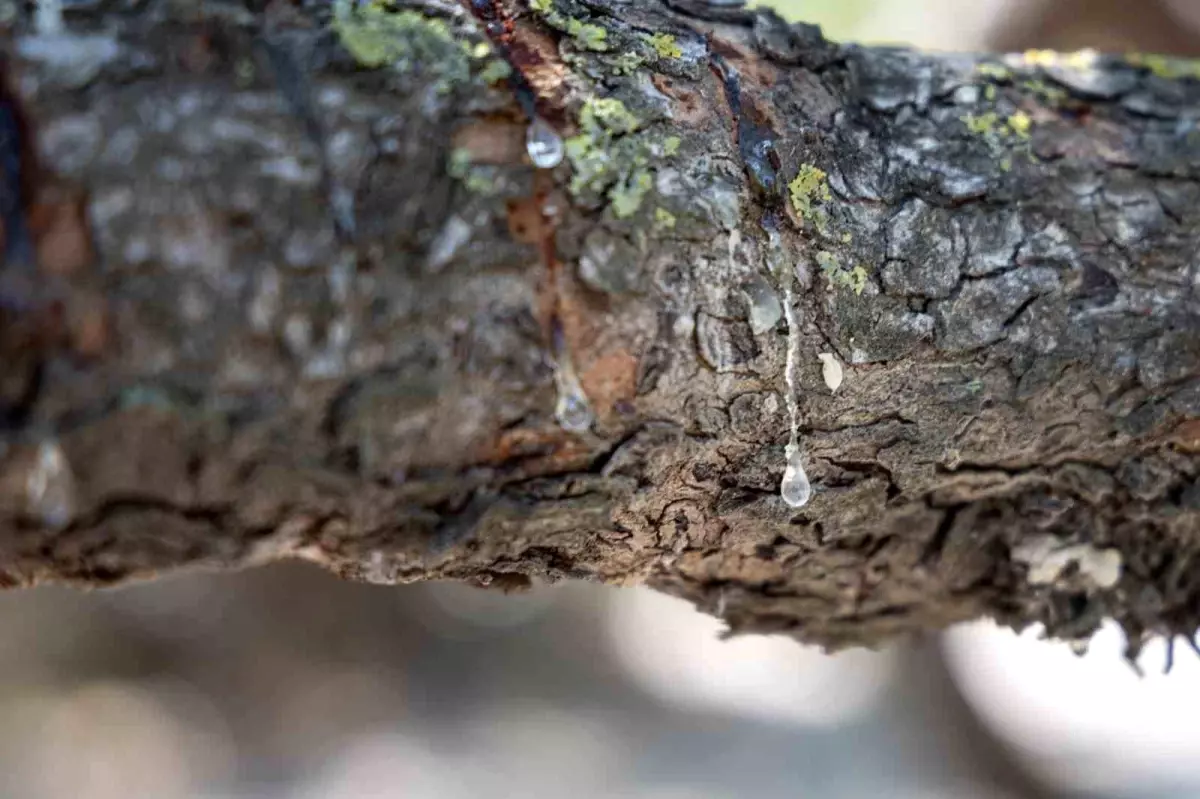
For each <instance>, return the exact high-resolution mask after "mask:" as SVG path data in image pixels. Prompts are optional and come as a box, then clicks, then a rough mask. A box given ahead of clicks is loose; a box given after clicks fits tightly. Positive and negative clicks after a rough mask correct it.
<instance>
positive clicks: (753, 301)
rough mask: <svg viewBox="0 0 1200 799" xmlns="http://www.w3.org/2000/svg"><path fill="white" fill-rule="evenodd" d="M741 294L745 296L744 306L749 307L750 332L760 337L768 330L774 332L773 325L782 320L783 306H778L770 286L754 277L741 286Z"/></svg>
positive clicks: (756, 276)
mask: <svg viewBox="0 0 1200 799" xmlns="http://www.w3.org/2000/svg"><path fill="white" fill-rule="evenodd" d="M742 293H743V294H744V295H745V296H746V304H747V305H748V306H749V312H748V314H747V316H748V319H749V321H750V331H751V332H752V333H754V335H756V336H761V335H762V334H763V333H766V332H767V331H769V330H774V329H775V325H777V324H779V320H780V319H782V318H783V306H782V305H780V303H779V297H777V296H776V295H775V289H773V288H771V284H770V283H768V282H767V281H766V280H763V279H762V278H761V277H759V276H758V275H754V276H752V277H751V278H750V279H749V280H748V281H747V282H746V283H745V284H743V286H742Z"/></svg>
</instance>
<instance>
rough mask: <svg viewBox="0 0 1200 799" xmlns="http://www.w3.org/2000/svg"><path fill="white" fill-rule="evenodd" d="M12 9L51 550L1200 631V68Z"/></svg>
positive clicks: (678, 16)
mask: <svg viewBox="0 0 1200 799" xmlns="http://www.w3.org/2000/svg"><path fill="white" fill-rule="evenodd" d="M8 37H9V38H8V49H9V51H10V55H9V58H8V62H7V67H6V79H7V81H8V84H9V89H10V92H11V96H10V98H9V100H7V101H6V102H5V104H4V107H5V108H6V109H8V110H7V111H6V113H7V116H6V117H5V118H4V120H0V121H3V122H4V125H5V126H6V128H7V132H6V138H5V142H6V143H5V147H6V148H7V149H6V150H5V162H4V163H5V164H6V170H5V180H6V183H5V189H4V191H5V194H4V196H3V199H4V200H5V201H6V204H5V206H4V213H5V216H4V222H5V225H4V231H5V242H6V252H7V255H6V263H5V266H4V269H3V271H2V272H0V278H2V282H0V300H2V305H0V313H2V314H3V316H2V317H0V362H2V363H3V374H2V376H0V377H2V379H0V412H2V413H3V421H4V425H5V428H4V430H5V431H4V433H3V436H4V437H3V439H2V442H3V443H2V444H0V446H2V448H3V449H2V450H0V452H2V458H3V460H2V463H0V579H2V580H3V582H4V583H5V584H7V585H10V586H23V585H30V584H34V583H37V582H40V581H45V580H57V581H71V582H77V583H81V584H85V585H103V584H109V583H114V582H118V581H121V580H125V579H129V578H134V577H144V576H149V575H154V574H159V573H162V572H164V571H167V570H171V569H178V568H183V567H190V566H204V567H236V566H244V565H249V564H254V563H258V562H262V561H264V560H269V559H274V558H282V557H301V558H306V559H309V560H312V561H315V562H318V563H321V564H323V565H325V566H327V567H329V568H330V569H333V570H335V571H336V572H338V573H340V574H342V575H344V576H346V577H351V578H358V579H367V580H373V581H381V582H391V581H409V580H418V579H435V578H437V579H440V578H452V579H463V580H471V581H475V582H477V583H479V584H481V585H491V586H494V587H501V588H506V589H509V588H518V587H520V586H522V585H525V584H527V583H528V581H529V580H530V579H531V578H532V579H561V578H568V577H570V578H588V579H599V580H604V581H609V582H614V583H632V582H641V581H647V582H649V583H650V584H651V585H653V586H656V587H658V588H660V589H662V590H666V591H669V592H672V593H675V594H678V595H681V596H684V597H686V598H688V599H690V600H692V601H694V602H695V603H696V604H697V605H698V606H699V607H701V608H702V609H704V610H706V611H708V612H710V613H715V614H719V615H720V616H722V617H723V618H724V619H726V620H727V621H728V623H729V626H730V628H731V630H732V631H734V632H737V633H740V632H755V631H760V632H787V633H790V634H794V635H796V636H799V637H800V638H803V639H805V640H808V641H815V642H819V643H822V644H825V645H829V646H843V645H850V644H866V645H871V644H874V643H876V642H879V641H880V640H882V639H885V638H887V637H889V636H892V635H894V634H897V633H902V632H906V631H913V630H918V629H927V628H938V627H941V626H944V625H946V624H949V623H952V622H956V621H960V620H964V619H970V618H973V617H977V616H980V615H991V616H994V617H996V618H997V619H999V620H1000V621H1002V622H1004V623H1009V624H1013V625H1017V626H1020V625H1023V624H1027V623H1032V622H1043V623H1045V624H1046V626H1047V628H1048V630H1049V631H1050V632H1051V633H1052V634H1054V635H1058V636H1062V637H1067V638H1073V639H1078V638H1083V637H1086V636H1087V635H1088V634H1089V633H1090V631H1092V630H1093V629H1094V628H1095V626H1096V625H1097V624H1098V623H1099V621H1100V620H1101V619H1102V618H1104V617H1106V616H1112V617H1115V618H1116V619H1118V620H1119V621H1120V622H1121V624H1123V625H1124V626H1125V628H1126V629H1127V630H1128V631H1129V632H1130V634H1131V648H1132V650H1134V651H1136V649H1137V648H1138V646H1139V645H1140V642H1141V641H1143V640H1144V639H1145V638H1146V637H1147V636H1149V635H1155V634H1162V635H1170V636H1174V635H1176V634H1187V635H1190V634H1191V633H1193V632H1194V631H1195V629H1196V627H1197V623H1198V620H1200V568H1198V564H1200V483H1198V482H1197V479H1198V476H1200V464H1198V462H1197V455H1196V453H1197V452H1198V451H1200V418H1198V417H1200V288H1198V286H1200V282H1198V281H1200V273H1198V267H1197V264H1198V263H1200V260H1198V253H1197V246H1198V244H1200V129H1198V128H1197V119H1198V118H1200V81H1198V80H1197V76H1198V75H1200V68H1198V67H1197V66H1196V65H1195V64H1192V63H1188V62H1176V61H1167V60H1164V59H1159V58H1154V57H1136V56H1134V57H1130V58H1128V59H1116V58H1106V57H1099V56H1095V55H1092V54H1086V53H1085V54H1074V55H1060V54H1054V53H1048V52H1032V53H1027V54H1024V55H1022V56H1013V57H1008V58H978V59H977V58H972V57H967V56H945V55H929V54H921V53H914V52H908V51H903V50H895V49H864V48H858V47H853V46H835V45H832V44H830V43H827V42H825V41H824V40H822V39H821V37H820V35H819V32H817V31H816V30H814V29H812V28H808V27H805V26H789V25H787V24H785V23H784V22H783V21H781V20H780V19H778V18H777V17H776V16H774V15H773V14H771V13H770V12H767V11H753V12H750V11H743V10H739V9H737V8H734V7H730V6H728V5H721V6H712V7H709V6H707V5H705V4H703V3H690V2H683V1H682V0H673V1H672V2H647V3H626V2H619V1H618V0H586V2H585V1H584V0H536V1H535V2H532V3H529V4H526V3H517V2H513V1H512V0H494V2H493V1H492V0H480V1H478V2H466V3H462V4H456V3H451V2H434V0H429V2H426V3H424V4H416V5H409V6H407V7H402V6H401V5H397V6H394V7H391V8H390V9H387V8H384V7H383V6H381V5H379V4H365V5H363V4H352V3H349V2H344V3H334V4H329V3H325V2H312V3H304V2H296V3H292V2H270V3H266V4H262V3H246V4H244V5H241V4H237V3H233V2H229V3H218V2H211V3H195V4H192V3H178V2H169V1H168V0H147V1H145V2H114V3H96V4H71V5H70V7H69V8H68V16H67V19H66V27H65V30H63V31H61V32H55V31H54V30H53V26H52V25H51V26H46V25H45V24H43V26H42V27H41V28H38V27H37V25H36V23H35V21H34V20H27V19H24V18H19V19H17V20H16V21H15V22H14V23H12V25H11V26H10V29H9V34H8ZM535 114H536V115H537V116H540V117H542V118H544V119H545V120H546V121H547V122H548V124H549V126H550V127H552V128H553V129H555V130H557V131H558V132H559V133H560V134H561V136H562V137H563V138H564V139H566V140H567V141H566V150H567V158H566V160H565V161H564V162H563V163H562V164H561V165H559V166H557V167H555V168H553V169H535V168H534V167H533V166H532V165H531V164H530V162H529V159H528V157H527V155H526V144H525V136H526V129H527V126H528V124H529V120H530V118H531V116H533V115H535ZM14 143H16V144H19V145H20V146H19V147H17V146H16V144H14ZM554 144H555V142H554V141H553V137H550V138H549V140H548V145H549V146H553V145H554ZM25 234H28V235H27V236H26V235H25ZM793 282H794V290H792V291H791V292H790V293H789V287H790V286H793ZM789 297H790V301H789ZM784 306H790V307H786V308H785V307H784ZM785 311H788V313H785ZM789 320H790V321H791V322H792V324H791V325H789V324H788V321H789ZM789 342H790V344H791V346H792V348H793V354H794V356H795V357H796V359H797V360H796V364H797V368H796V370H795V379H794V383H795V386H796V392H795V396H796V403H797V405H796V410H797V417H798V421H799V438H800V445H801V450H802V452H803V453H804V455H803V463H804V465H805V468H806V469H807V471H808V474H809V476H810V478H811V479H812V482H813V486H814V494H813V498H812V500H811V502H809V503H808V504H807V505H805V506H804V507H802V508H799V509H795V508H791V507H789V506H788V505H786V504H785V503H784V502H783V501H782V499H781V497H780V490H779V487H780V480H781V475H782V474H783V470H784V466H785V455H784V448H785V445H786V444H787V442H788V437H789V426H790V425H789V422H790V419H789V407H790V406H789V402H790V400H791V397H790V396H789V395H790V392H789V390H788V386H787V380H786V379H785V369H786V363H787V353H788V348H789ZM820 354H828V355H832V356H834V359H836V361H837V362H838V363H839V364H840V365H841V367H842V371H843V374H844V379H843V382H842V383H841V385H840V387H839V388H838V389H837V390H836V391H833V390H831V388H830V387H829V386H830V383H829V382H828V381H827V380H826V379H825V377H824V376H823V365H824V364H825V363H827V362H828V361H829V360H830V359H829V358H825V359H824V361H822V360H821V359H818V355H820Z"/></svg>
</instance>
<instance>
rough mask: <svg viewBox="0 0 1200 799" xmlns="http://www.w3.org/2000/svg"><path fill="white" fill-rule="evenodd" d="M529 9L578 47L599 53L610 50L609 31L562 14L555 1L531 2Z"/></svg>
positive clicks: (541, 0)
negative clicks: (568, 37) (569, 38)
mask: <svg viewBox="0 0 1200 799" xmlns="http://www.w3.org/2000/svg"><path fill="white" fill-rule="evenodd" d="M529 8H530V10H532V11H534V12H535V13H537V14H538V15H540V16H541V17H542V19H544V20H546V23H547V24H548V25H550V27H552V28H555V29H557V30H560V31H562V32H563V33H565V34H567V35H568V36H570V37H571V39H572V40H573V41H574V42H575V44H576V46H578V47H580V48H582V49H584V50H594V51H596V52H599V53H603V52H606V51H607V50H608V49H609V46H608V31H606V30H605V29H604V28H602V27H601V26H599V25H597V24H595V23H593V22H584V21H583V20H581V19H576V18H575V17H569V16H567V15H566V14H563V13H561V12H560V11H558V9H556V8H555V7H554V2H553V0H530V2H529Z"/></svg>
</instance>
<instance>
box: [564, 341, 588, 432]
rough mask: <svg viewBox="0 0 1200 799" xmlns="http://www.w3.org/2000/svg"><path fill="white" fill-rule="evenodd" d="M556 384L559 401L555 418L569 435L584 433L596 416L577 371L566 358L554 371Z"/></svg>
mask: <svg viewBox="0 0 1200 799" xmlns="http://www.w3.org/2000/svg"><path fill="white" fill-rule="evenodd" d="M554 383H555V385H556V386H557V387H558V400H557V401H556V402H555V403H554V418H555V419H556V420H557V421H558V424H559V426H560V427H562V429H563V430H566V431H567V432H568V433H582V432H584V431H585V430H588V429H590V428H591V426H592V422H593V421H595V415H594V414H593V413H592V405H591V403H589V402H588V398H587V395H586V394H584V393H583V386H581V385H579V378H578V377H576V376H575V369H574V368H573V367H572V366H571V363H570V361H568V360H566V359H565V357H564V359H563V361H562V362H560V363H559V364H558V365H557V366H556V367H555V369H554Z"/></svg>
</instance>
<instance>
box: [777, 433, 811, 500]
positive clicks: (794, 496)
mask: <svg viewBox="0 0 1200 799" xmlns="http://www.w3.org/2000/svg"><path fill="white" fill-rule="evenodd" d="M786 452H787V467H786V468H784V470H783V480H782V482H780V484H779V493H780V495H781V496H782V497H783V501H784V502H786V503H787V504H788V505H790V506H792V507H793V508H802V507H804V506H805V505H807V504H808V500H809V499H810V498H811V497H812V485H811V484H810V483H809V482H808V475H807V474H805V472H804V464H802V463H801V462H800V460H801V453H800V448H799V447H797V446H795V445H794V444H788V446H787V450H786Z"/></svg>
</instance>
